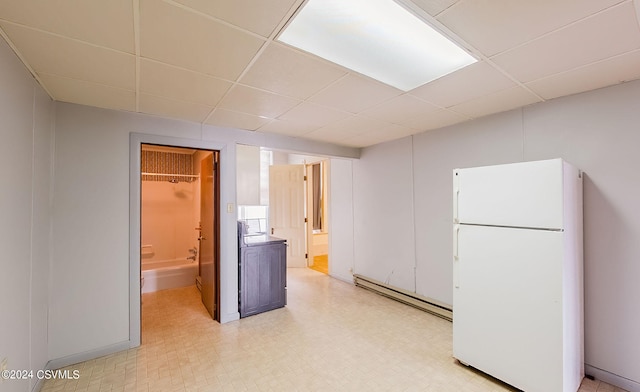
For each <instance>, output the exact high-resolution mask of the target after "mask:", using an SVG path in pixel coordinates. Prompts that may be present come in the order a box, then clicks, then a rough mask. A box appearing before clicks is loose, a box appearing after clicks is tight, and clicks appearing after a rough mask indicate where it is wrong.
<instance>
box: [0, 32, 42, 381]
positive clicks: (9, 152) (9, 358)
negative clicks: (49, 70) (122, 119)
mask: <svg viewBox="0 0 640 392" xmlns="http://www.w3.org/2000/svg"><path fill="white" fill-rule="evenodd" d="M53 109H54V106H53V102H52V101H51V99H50V98H49V96H48V95H47V93H46V92H45V91H44V90H43V89H42V88H41V87H40V86H39V85H38V83H37V82H36V81H35V80H34V79H33V77H32V76H31V74H30V73H29V71H27V69H26V68H25V67H24V65H23V64H22V63H21V62H20V60H19V59H18V58H17V57H16V56H15V54H14V53H13V51H12V50H11V48H9V46H8V45H7V44H6V42H5V41H4V40H3V39H2V38H0V140H1V141H0V178H1V179H2V181H1V182H0V250H1V251H2V255H0V309H1V310H2V315H1V316H0V367H3V366H6V368H7V369H14V370H18V369H20V370H21V369H24V370H27V369H31V370H33V371H34V373H35V371H37V370H39V369H44V367H45V365H46V363H47V360H48V359H49V353H48V347H47V340H48V338H47V329H48V328H47V327H48V315H49V302H50V298H51V297H50V292H49V281H50V280H49V279H50V269H51V252H52V246H53V243H52V242H51V195H52V186H53V173H52V170H51V167H52V161H53V151H52V146H53V122H54V118H55V114H54V110H53ZM36 382H37V380H4V381H3V380H0V390H2V391H3V392H14V391H15V392H18V391H19V392H23V391H30V390H32V389H33V388H34V386H35V384H36Z"/></svg>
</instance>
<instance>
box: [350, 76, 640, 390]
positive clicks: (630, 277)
mask: <svg viewBox="0 0 640 392" xmlns="http://www.w3.org/2000/svg"><path fill="white" fill-rule="evenodd" d="M638 124H640V81H636V82H630V83H626V84H623V85H618V86H614V87H609V88H605V89H601V90H597V91H592V92H588V93H584V94H579V95H575V96H571V97H565V98H560V99H556V100H552V101H549V102H546V103H543V104H538V105H533V106H529V107H526V108H522V109H518V110H514V111H511V112H508V113H503V114H498V115H495V116H490V117H486V118H483V119H478V120H475V121H471V122H467V123H463V124H458V125H455V126H451V127H447V128H443V129H439V130H434V131H430V132H425V133H422V134H419V135H416V136H414V137H409V138H405V139H403V140H400V141H394V142H390V143H385V144H382V145H378V146H374V147H371V148H366V149H364V150H363V151H362V159H361V160H360V161H356V162H355V163H354V197H355V202H354V206H355V212H356V214H355V216H356V219H355V231H356V236H355V241H356V242H355V255H356V257H355V272H356V273H362V274H364V275H368V276H371V277H373V278H376V279H378V280H383V281H384V280H386V277H387V276H389V273H390V271H392V270H393V271H401V274H402V278H401V279H400V278H397V279H394V277H393V276H391V277H390V279H389V282H390V283H391V284H395V285H396V286H398V287H401V288H404V289H407V290H415V291H416V292H418V293H419V294H422V295H425V296H428V297H431V298H434V299H436V300H439V301H442V302H445V303H448V304H451V302H452V288H451V281H452V269H451V260H452V250H451V249H452V247H451V241H452V231H451V213H452V212H451V211H452V201H451V200H452V199H451V197H452V196H451V195H452V184H451V172H452V170H453V169H454V168H456V167H470V166H479V165H487V164H499V163H506V162H518V161H523V160H538V159H547V158H555V157H562V158H564V159H566V160H567V161H569V162H571V163H573V164H574V165H576V166H577V167H578V168H580V169H581V170H583V171H584V172H585V180H584V224H585V226H584V234H585V235H584V243H585V252H584V255H585V260H584V264H585V335H586V337H585V362H586V364H587V373H591V374H595V375H596V377H600V378H602V379H604V380H605V381H609V382H611V383H614V384H617V385H619V386H621V387H624V388H625V389H627V390H630V391H640V366H638V364H639V363H640V333H638V331H640V312H638V299H639V298H640V285H639V284H637V279H638V276H640V263H638V260H639V259H640V241H638V238H640V209H639V208H637V202H638V200H640V182H639V181H638V178H639V177H638V174H637V173H636V171H637V168H638V167H640V154H638V147H639V146H640V132H639V131H638ZM412 164H413V168H412V167H411V166H412ZM412 192H415V193H414V199H415V207H411V204H410V200H411V196H412ZM407 216H408V217H407ZM373 217H376V219H373ZM413 221H415V230H413V229H412V228H411V225H412V224H413ZM374 224H375V227H377V228H379V230H373V229H372V226H373V225H374ZM407 228H409V229H407ZM413 235H415V241H414V240H413ZM413 247H415V255H414V254H413V253H412V252H411V251H410V249H411V248H413ZM390 257H393V259H391V260H390V259H389V258H390ZM414 264H415V265H416V272H415V275H413V274H412V273H411V267H412V266H413V265H414ZM396 273H397V272H395V273H394V275H395V274H396ZM381 278H382V279H381ZM413 278H415V281H416V283H415V287H414V285H413V284H412V279H413Z"/></svg>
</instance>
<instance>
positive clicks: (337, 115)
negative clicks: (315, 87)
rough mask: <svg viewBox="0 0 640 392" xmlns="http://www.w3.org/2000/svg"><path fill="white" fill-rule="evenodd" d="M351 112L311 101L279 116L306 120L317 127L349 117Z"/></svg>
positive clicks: (291, 119) (283, 118) (300, 121)
mask: <svg viewBox="0 0 640 392" xmlns="http://www.w3.org/2000/svg"><path fill="white" fill-rule="evenodd" d="M349 116H350V114H349V113H346V112H341V111H339V110H336V109H331V108H328V107H324V106H320V105H316V104H314V103H310V102H303V103H301V104H300V105H298V106H296V107H294V108H293V109H291V110H289V111H288V112H286V113H285V114H283V115H282V116H280V117H279V118H280V119H281V120H289V121H296V122H299V123H302V122H305V123H307V124H310V125H311V126H314V127H316V128H319V127H322V126H325V125H327V124H330V123H332V122H335V121H339V120H342V119H344V118H346V117H349Z"/></svg>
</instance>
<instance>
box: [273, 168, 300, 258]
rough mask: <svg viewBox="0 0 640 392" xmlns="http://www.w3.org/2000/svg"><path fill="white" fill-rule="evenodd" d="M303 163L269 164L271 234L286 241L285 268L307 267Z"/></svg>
mask: <svg viewBox="0 0 640 392" xmlns="http://www.w3.org/2000/svg"><path fill="white" fill-rule="evenodd" d="M304 206H305V196H304V165H273V166H270V167H269V221H270V223H271V235H273V236H274V237H278V238H284V239H286V240H287V267H306V266H307V260H306V258H305V253H306V241H305V236H306V232H305V230H306V229H305V221H304V218H305V209H304Z"/></svg>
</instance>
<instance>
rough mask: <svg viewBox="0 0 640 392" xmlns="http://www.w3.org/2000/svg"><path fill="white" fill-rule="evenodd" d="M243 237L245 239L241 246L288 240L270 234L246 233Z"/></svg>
mask: <svg viewBox="0 0 640 392" xmlns="http://www.w3.org/2000/svg"><path fill="white" fill-rule="evenodd" d="M242 239H243V241H242V244H241V245H240V246H259V245H270V244H278V243H281V242H285V241H286V240H285V239H283V238H278V237H272V236H270V235H269V234H261V235H245V236H243V237H242Z"/></svg>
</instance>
